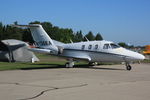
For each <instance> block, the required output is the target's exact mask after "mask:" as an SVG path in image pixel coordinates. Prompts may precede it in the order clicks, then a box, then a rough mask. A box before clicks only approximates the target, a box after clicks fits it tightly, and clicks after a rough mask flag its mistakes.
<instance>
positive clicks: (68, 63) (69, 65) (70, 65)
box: [65, 59, 74, 68]
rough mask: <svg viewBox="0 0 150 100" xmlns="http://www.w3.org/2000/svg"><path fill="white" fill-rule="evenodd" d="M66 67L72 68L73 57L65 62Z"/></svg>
mask: <svg viewBox="0 0 150 100" xmlns="http://www.w3.org/2000/svg"><path fill="white" fill-rule="evenodd" d="M65 66H66V68H72V67H73V66H74V61H73V59H69V61H68V62H67V63H66V64H65Z"/></svg>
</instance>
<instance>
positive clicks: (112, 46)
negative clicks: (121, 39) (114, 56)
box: [110, 43, 120, 49]
mask: <svg viewBox="0 0 150 100" xmlns="http://www.w3.org/2000/svg"><path fill="white" fill-rule="evenodd" d="M110 46H111V48H112V49H116V48H120V46H119V45H117V44H114V43H111V44H110Z"/></svg>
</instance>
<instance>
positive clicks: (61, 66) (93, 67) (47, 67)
mask: <svg viewBox="0 0 150 100" xmlns="http://www.w3.org/2000/svg"><path fill="white" fill-rule="evenodd" d="M35 65H43V67H29V68H21V70H38V69H60V68H66V67H65V65H59V64H35ZM45 65H46V66H45ZM47 65H50V66H47ZM73 68H87V69H96V70H97V69H99V70H125V69H120V68H103V67H97V66H89V65H88V64H83V65H74V67H73Z"/></svg>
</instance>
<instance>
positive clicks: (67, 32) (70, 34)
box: [0, 21, 103, 43]
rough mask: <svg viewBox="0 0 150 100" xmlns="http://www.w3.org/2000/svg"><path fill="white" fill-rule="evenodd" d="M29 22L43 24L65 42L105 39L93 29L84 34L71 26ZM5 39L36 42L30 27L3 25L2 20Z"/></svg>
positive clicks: (0, 26)
mask: <svg viewBox="0 0 150 100" xmlns="http://www.w3.org/2000/svg"><path fill="white" fill-rule="evenodd" d="M14 24H16V25H17V24H18V23H17V21H16V22H14ZM29 24H41V25H42V26H43V28H44V29H45V31H46V32H47V34H48V35H49V36H50V37H51V38H52V39H54V40H57V41H61V42H64V43H69V42H70V40H72V41H73V42H80V41H87V39H88V40H89V41H92V40H103V37H102V36H101V34H100V33H97V34H96V35H94V34H93V32H92V31H89V32H88V33H87V34H85V35H84V34H83V32H82V30H79V31H77V32H74V31H73V30H72V29H71V28H60V27H58V26H54V25H53V24H52V23H50V22H39V21H34V22H30V23H29ZM5 39H17V40H22V41H25V42H29V43H34V41H33V38H32V36H31V32H30V30H29V29H28V28H18V27H12V26H11V25H3V23H2V22H0V40H5Z"/></svg>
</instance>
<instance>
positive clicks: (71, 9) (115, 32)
mask: <svg viewBox="0 0 150 100" xmlns="http://www.w3.org/2000/svg"><path fill="white" fill-rule="evenodd" d="M35 20H38V21H49V22H51V23H52V24H53V25H55V26H59V27H62V28H72V29H73V30H74V31H78V30H82V31H83V32H84V34H86V33H87V32H88V31H92V32H93V33H98V32H99V33H101V34H102V36H103V37H104V39H105V40H111V41H114V42H126V43H130V44H133V45H147V44H150V0H0V21H1V22H2V23H4V24H12V23H13V22H14V21H18V23H19V24H28V23H29V22H31V21H35Z"/></svg>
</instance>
